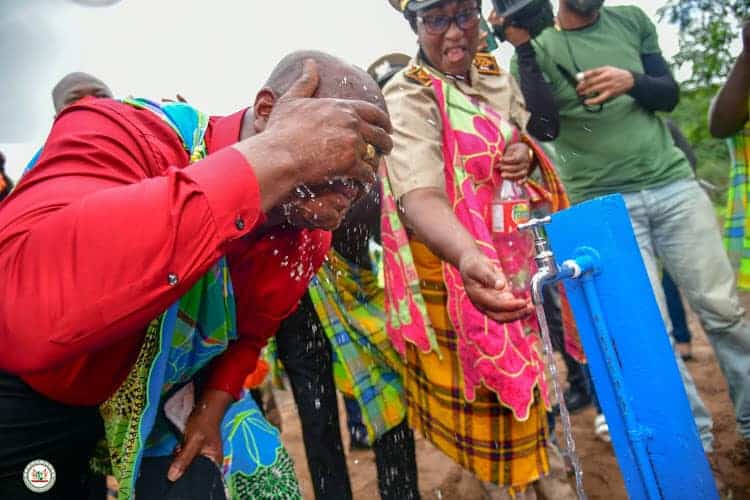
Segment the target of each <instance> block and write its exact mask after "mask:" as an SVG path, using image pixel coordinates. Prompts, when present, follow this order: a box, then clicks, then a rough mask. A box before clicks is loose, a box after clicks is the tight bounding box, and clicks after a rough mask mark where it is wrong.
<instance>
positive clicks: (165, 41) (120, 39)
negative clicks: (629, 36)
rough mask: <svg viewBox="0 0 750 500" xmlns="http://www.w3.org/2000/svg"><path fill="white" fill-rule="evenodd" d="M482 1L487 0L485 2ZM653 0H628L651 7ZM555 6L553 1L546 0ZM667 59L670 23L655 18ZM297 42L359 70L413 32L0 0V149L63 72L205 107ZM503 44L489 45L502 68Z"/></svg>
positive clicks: (301, 4) (334, 16)
mask: <svg viewBox="0 0 750 500" xmlns="http://www.w3.org/2000/svg"><path fill="white" fill-rule="evenodd" d="M90 1H91V0H90ZM483 3H484V4H485V9H488V8H489V5H490V2H489V1H488V0H485V1H484V2H483ZM662 3H663V2H662V1H658V0H657V1H655V0H630V1H627V0H626V1H618V0H607V2H606V5H621V4H635V5H639V6H640V7H641V8H643V9H644V11H646V13H647V14H649V15H650V16H652V19H654V22H656V9H657V8H658V6H659V5H661V4H662ZM553 4H556V0H553ZM657 28H658V31H659V36H660V41H661V46H662V50H663V52H664V54H665V56H666V57H667V58H669V57H671V56H672V55H674V53H675V52H676V51H677V34H676V31H675V29H674V27H673V26H670V25H667V24H666V23H663V24H658V25H657ZM298 49H317V50H322V51H325V52H330V53H332V54H334V55H337V56H339V57H341V58H343V59H346V60H348V61H350V62H352V63H354V64H357V65H359V66H362V67H364V68H366V67H367V66H369V64H370V63H371V62H372V61H374V60H375V59H377V58H378V57H380V56H381V55H383V54H387V53H390V52H404V53H407V54H410V55H411V54H413V53H415V52H416V39H415V36H414V34H413V33H412V32H411V30H410V28H409V26H408V24H407V23H406V21H405V20H404V19H403V17H402V16H401V15H400V14H399V13H398V12H396V11H395V10H394V9H393V8H392V7H391V6H390V4H389V3H388V1H387V0H317V1H313V0H276V1H264V2H261V1H259V0H212V1H211V2H207V1H205V0H121V1H120V2H119V3H116V4H115V5H113V6H109V7H83V6H81V5H78V4H76V3H74V2H72V1H70V0H0V67H2V68H3V71H2V72H1V74H0V110H2V111H3V112H2V116H3V118H4V120H3V122H2V123H0V150H1V151H3V152H4V153H5V154H6V156H7V157H8V163H7V165H6V169H7V170H8V171H9V173H10V175H11V176H12V177H14V178H17V176H18V175H19V174H20V171H21V170H22V169H23V166H24V165H25V163H26V162H27V161H28V160H29V159H30V158H31V156H32V155H33V153H34V152H35V150H36V148H37V147H38V146H39V145H41V144H42V143H43V142H44V139H45V137H46V135H47V133H48V131H49V127H50V124H51V122H52V119H53V116H54V111H53V109H52V100H51V97H50V91H51V89H52V87H53V86H54V84H55V83H56V82H57V81H58V80H59V79H60V78H61V77H62V76H64V75H65V74H67V73H69V72H71V71H85V72H88V73H92V74H94V75H96V76H97V77H99V78H100V79H102V80H103V81H105V82H106V83H108V84H109V86H110V87H111V88H112V90H113V91H114V92H115V94H116V95H118V96H126V95H134V96H142V97H150V98H154V99H160V98H166V97H174V95H175V94H176V93H180V94H181V95H183V96H185V97H186V98H187V99H188V100H189V101H190V102H191V103H192V104H193V105H195V106H196V107H198V108H200V109H202V110H204V111H206V112H209V113H211V114H223V113H229V112H232V111H235V110H237V109H239V108H241V107H243V106H247V105H248V104H250V103H252V101H253V98H254V96H255V93H256V92H257V91H258V90H259V89H260V88H261V86H262V85H263V82H264V81H265V79H266V77H267V75H268V74H269V73H270V71H271V70H272V69H273V67H274V65H275V64H276V63H277V62H278V61H279V60H280V59H281V58H282V57H283V56H284V55H285V54H287V53H289V52H291V51H293V50H298ZM511 54H512V47H510V46H509V45H507V44H505V46H504V47H502V48H501V50H499V51H498V53H497V54H496V55H497V56H498V59H499V61H500V64H501V65H502V66H506V65H507V62H508V61H509V58H510V55H511Z"/></svg>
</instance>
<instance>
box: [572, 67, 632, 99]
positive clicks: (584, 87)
mask: <svg viewBox="0 0 750 500" xmlns="http://www.w3.org/2000/svg"><path fill="white" fill-rule="evenodd" d="M633 85H635V78H634V77H633V74H632V73H631V72H630V71H628V70H625V69H620V68H615V67H614V66H602V67H600V68H595V69H592V70H589V71H584V72H583V79H582V80H581V82H580V83H579V84H578V87H577V88H576V91H577V92H578V95H580V96H589V95H592V94H594V97H591V98H588V99H586V101H584V102H585V104H586V105H588V106H598V105H599V104H604V103H605V102H607V101H609V100H610V99H614V98H615V97H619V96H621V95H623V94H625V93H627V92H630V90H631V89H632V88H633Z"/></svg>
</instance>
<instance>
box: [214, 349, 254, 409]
mask: <svg viewBox="0 0 750 500" xmlns="http://www.w3.org/2000/svg"><path fill="white" fill-rule="evenodd" d="M233 347H234V348H233ZM242 347H244V346H242ZM259 355H260V351H258V350H255V349H252V350H250V349H247V348H241V346H239V345H237V346H236V347H235V346H233V345H232V344H230V346H229V349H227V350H226V351H224V352H223V353H222V354H221V355H220V356H219V357H218V358H216V359H215V360H214V361H213V362H212V363H211V364H210V365H209V369H208V374H207V377H206V380H205V383H204V387H206V388H209V389H215V390H217V391H223V392H226V393H228V394H231V395H232V397H233V398H234V399H235V401H236V400H239V399H240V398H241V397H242V389H243V387H244V383H245V379H246V378H247V376H248V375H249V374H251V373H253V372H254V371H255V367H256V365H257V364H258V356H259Z"/></svg>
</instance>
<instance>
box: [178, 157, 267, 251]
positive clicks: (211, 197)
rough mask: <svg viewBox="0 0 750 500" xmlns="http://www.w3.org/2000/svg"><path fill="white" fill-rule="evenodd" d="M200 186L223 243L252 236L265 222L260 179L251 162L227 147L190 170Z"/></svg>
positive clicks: (189, 168) (191, 175) (192, 166)
mask: <svg viewBox="0 0 750 500" xmlns="http://www.w3.org/2000/svg"><path fill="white" fill-rule="evenodd" d="M185 170H190V177H191V178H192V179H193V180H194V181H195V182H196V183H197V184H198V185H199V186H200V188H201V191H202V192H203V194H204V195H205V196H206V198H207V199H208V205H209V207H210V208H211V213H212V215H213V217H214V220H215V221H216V228H217V231H218V234H219V235H220V237H221V238H222V239H223V240H235V239H237V238H240V237H242V236H244V235H246V234H247V233H249V232H250V231H251V230H252V229H253V228H254V227H255V226H256V225H257V224H258V222H259V221H261V220H262V219H263V218H264V214H263V209H262V205H261V199H260V186H259V185H258V179H257V177H256V176H255V171H254V170H253V168H252V166H251V165H250V163H249V162H248V161H247V159H246V158H245V157H244V156H243V155H242V153H240V152H239V151H237V150H236V149H234V148H233V147H226V148H224V149H221V150H219V151H217V152H216V153H213V154H211V155H208V156H207V157H206V158H205V159H203V160H201V161H199V162H198V163H195V164H193V165H191V166H190V167H188V168H187V169H185Z"/></svg>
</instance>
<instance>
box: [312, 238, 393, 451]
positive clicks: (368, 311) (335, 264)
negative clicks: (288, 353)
mask: <svg viewBox="0 0 750 500" xmlns="http://www.w3.org/2000/svg"><path fill="white" fill-rule="evenodd" d="M309 293H310V299H311V300H312V303H313V306H314V307H315V312H316V313H317V315H318V318H319V319H320V324H321V325H322V326H323V330H324V331H325V334H326V337H328V340H329V341H330V342H331V347H332V350H333V376H334V380H335V382H336V387H337V388H338V390H339V391H341V392H342V393H344V394H345V395H347V396H350V397H352V398H354V399H356V400H357V403H358V404H359V406H360V408H361V410H362V420H363V422H364V424H365V427H366V428H367V435H368V440H369V442H370V443H371V444H372V442H373V441H375V440H376V439H378V438H379V437H381V436H382V435H383V434H385V433H386V432H388V431H389V430H391V429H393V428H394V427H396V426H397V425H398V424H400V423H401V422H402V421H403V420H404V417H405V416H406V407H405V404H404V390H403V385H402V382H401V376H400V371H401V368H402V362H401V358H400V357H399V354H398V353H397V352H396V351H395V350H394V349H393V346H392V345H391V342H390V339H389V338H388V334H387V333H386V331H385V311H384V309H383V289H382V288H380V287H379V286H378V282H377V273H373V271H371V270H369V269H363V268H360V267H358V266H356V265H355V264H352V263H350V262H347V261H346V259H344V258H343V257H342V256H341V255H339V253H338V252H336V251H335V250H333V249H331V251H330V252H329V253H328V257H327V259H326V261H325V262H324V264H323V266H322V267H321V268H320V270H319V271H318V274H317V275H316V276H315V277H314V278H313V279H312V281H311V282H310V288H309Z"/></svg>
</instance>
